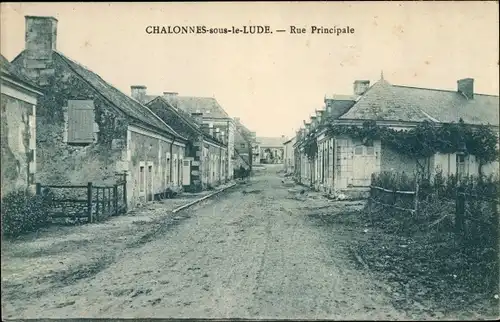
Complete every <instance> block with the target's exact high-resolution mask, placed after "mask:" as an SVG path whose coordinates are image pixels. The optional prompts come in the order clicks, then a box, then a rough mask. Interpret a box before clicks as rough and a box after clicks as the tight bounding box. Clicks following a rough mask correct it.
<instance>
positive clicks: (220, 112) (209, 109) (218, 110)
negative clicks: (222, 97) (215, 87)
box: [169, 95, 229, 118]
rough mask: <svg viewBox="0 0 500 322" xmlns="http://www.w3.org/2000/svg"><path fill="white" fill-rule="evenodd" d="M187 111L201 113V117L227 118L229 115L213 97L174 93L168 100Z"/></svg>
mask: <svg viewBox="0 0 500 322" xmlns="http://www.w3.org/2000/svg"><path fill="white" fill-rule="evenodd" d="M173 100H175V102H176V105H177V106H176V107H178V108H180V109H182V110H184V111H186V112H187V113H203V117H210V118H229V115H228V114H227V113H226V111H224V109H223V108H222V107H221V106H220V105H219V103H218V102H217V100H216V99H215V98H213V97H192V96H179V95H176V96H174V97H173V98H172V100H170V99H169V102H171V103H172V104H174V105H175V103H174V101H173Z"/></svg>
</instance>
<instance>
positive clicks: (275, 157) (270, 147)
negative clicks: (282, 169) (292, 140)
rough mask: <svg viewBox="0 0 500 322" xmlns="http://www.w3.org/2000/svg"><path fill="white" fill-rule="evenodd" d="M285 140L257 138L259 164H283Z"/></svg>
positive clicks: (283, 138)
mask: <svg viewBox="0 0 500 322" xmlns="http://www.w3.org/2000/svg"><path fill="white" fill-rule="evenodd" d="M286 141H287V139H286V138H285V136H281V137H258V138H257V144H258V146H259V153H260V154H259V158H260V163H279V164H282V163H283V158H284V157H285V147H284V146H283V143H284V142H286Z"/></svg>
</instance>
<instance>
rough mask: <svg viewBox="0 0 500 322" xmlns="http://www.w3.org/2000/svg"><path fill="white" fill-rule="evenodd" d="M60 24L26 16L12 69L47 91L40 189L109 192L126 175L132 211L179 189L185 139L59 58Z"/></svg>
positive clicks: (42, 105) (40, 132) (41, 110)
mask: <svg viewBox="0 0 500 322" xmlns="http://www.w3.org/2000/svg"><path fill="white" fill-rule="evenodd" d="M57 32H58V30H57V20H56V19H55V18H53V17H39V16H26V44H25V49H24V50H23V51H22V52H21V53H20V54H19V55H18V56H17V57H16V58H15V59H14V60H13V64H14V65H15V66H17V67H18V68H20V69H21V70H22V71H23V73H24V74H25V75H26V76H27V77H29V78H30V79H31V80H33V81H34V82H35V83H36V84H38V86H40V87H41V88H42V89H43V90H44V94H45V95H44V96H43V98H41V99H40V100H39V105H38V107H37V111H36V116H37V117H36V123H37V124H36V127H37V139H36V142H37V151H38V153H37V182H40V183H42V184H86V183H87V182H93V183H94V184H99V185H101V184H112V183H115V182H116V180H117V174H118V173H123V172H124V171H126V172H127V173H128V177H127V204H128V207H129V208H133V207H135V206H137V205H138V204H140V203H143V202H147V201H152V200H153V199H154V198H155V197H160V196H162V195H164V193H165V192H166V191H168V190H179V189H180V188H181V187H182V171H181V170H182V160H183V156H184V148H185V144H186V142H187V140H186V138H184V137H182V136H181V135H180V134H178V133H177V132H175V131H174V130H173V129H172V128H171V127H170V126H168V125H167V124H166V123H165V122H163V121H162V120H161V119H160V118H159V117H158V116H157V115H155V114H154V113H153V112H152V111H151V110H150V109H149V108H147V107H146V106H144V105H142V104H141V103H139V102H138V101H136V100H134V99H133V98H131V97H129V96H127V95H126V94H124V93H122V92H121V91H119V90H118V89H116V88H115V87H113V86H112V85H111V84H109V83H107V82H106V81H105V80H103V79H102V78H101V77H99V76H98V75H97V74H96V73H94V72H92V71H91V70H90V69H88V68H87V67H84V66H82V65H81V64H79V63H77V62H75V61H73V60H71V59H70V58H68V57H67V56H65V55H64V54H62V53H61V52H59V51H57V49H56V48H57Z"/></svg>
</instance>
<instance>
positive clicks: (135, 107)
mask: <svg viewBox="0 0 500 322" xmlns="http://www.w3.org/2000/svg"><path fill="white" fill-rule="evenodd" d="M55 53H56V54H57V55H58V56H59V57H61V58H62V60H63V61H64V62H66V63H67V64H68V66H69V67H70V68H71V69H72V70H73V71H74V72H75V73H77V74H78V75H79V76H80V77H82V78H83V79H84V80H85V81H87V82H88V83H89V84H90V85H91V86H92V87H94V88H95V89H96V90H97V91H98V92H99V93H100V94H101V95H102V96H104V97H105V98H106V99H108V100H109V101H110V102H111V103H112V104H113V105H115V106H116V107H117V108H118V109H120V110H121V111H122V112H123V113H125V114H126V115H128V116H129V117H132V118H134V119H136V120H139V121H141V122H142V123H144V124H147V125H149V126H152V127H154V128H156V129H157V130H160V131H162V132H166V133H168V134H170V135H173V136H176V137H181V138H182V136H181V135H179V134H178V133H177V132H175V131H174V130H173V129H172V128H171V127H170V126H169V125H167V124H166V123H165V122H163V121H162V120H161V119H160V118H159V117H158V116H157V115H155V114H154V113H153V112H152V111H151V110H150V109H149V108H147V107H146V106H144V105H142V104H141V103H139V102H138V101H136V100H135V99H133V98H131V97H130V96H128V95H126V94H124V93H123V92H121V91H120V90H118V89H116V88H115V87H114V86H112V85H111V84H109V83H107V82H106V81H104V80H103V79H102V78H101V77H100V76H99V75H97V74H96V73H94V72H92V71H91V70H89V69H88V68H86V67H84V66H82V65H80V64H79V63H77V62H75V61H73V60H71V59H69V58H67V57H66V56H64V55H63V54H61V53H59V52H55Z"/></svg>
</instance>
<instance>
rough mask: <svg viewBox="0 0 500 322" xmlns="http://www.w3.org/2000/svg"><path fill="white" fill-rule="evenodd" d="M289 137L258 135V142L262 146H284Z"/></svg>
mask: <svg viewBox="0 0 500 322" xmlns="http://www.w3.org/2000/svg"><path fill="white" fill-rule="evenodd" d="M286 140H287V138H282V137H258V138H257V142H258V143H259V145H260V146H261V147H282V146H283V143H284V142H285V141H286Z"/></svg>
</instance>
